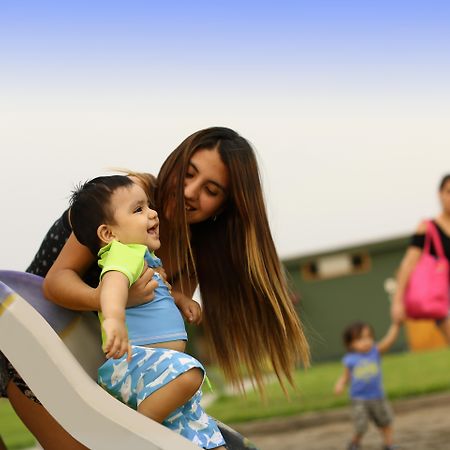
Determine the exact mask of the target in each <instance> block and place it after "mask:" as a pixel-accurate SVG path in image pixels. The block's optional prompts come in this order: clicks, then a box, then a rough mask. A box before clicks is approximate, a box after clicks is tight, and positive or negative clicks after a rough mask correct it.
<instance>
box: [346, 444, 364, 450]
mask: <svg viewBox="0 0 450 450" xmlns="http://www.w3.org/2000/svg"><path fill="white" fill-rule="evenodd" d="M347 450H361V446H360V445H359V444H355V443H354V442H350V444H348V447H347Z"/></svg>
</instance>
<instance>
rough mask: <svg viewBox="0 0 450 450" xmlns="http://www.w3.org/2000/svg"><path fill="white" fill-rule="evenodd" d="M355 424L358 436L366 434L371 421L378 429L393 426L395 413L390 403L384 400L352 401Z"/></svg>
mask: <svg viewBox="0 0 450 450" xmlns="http://www.w3.org/2000/svg"><path fill="white" fill-rule="evenodd" d="M352 404H353V413H352V414H353V424H354V426H355V431H356V433H357V434H361V435H362V434H364V433H365V432H366V430H367V426H368V422H369V419H371V420H372V421H373V422H374V423H375V425H376V426H377V427H378V428H384V427H387V426H388V425H390V424H391V422H392V419H393V413H392V409H391V406H390V405H389V402H388V401H387V400H386V399H384V398H380V399H374V400H356V399H354V400H352Z"/></svg>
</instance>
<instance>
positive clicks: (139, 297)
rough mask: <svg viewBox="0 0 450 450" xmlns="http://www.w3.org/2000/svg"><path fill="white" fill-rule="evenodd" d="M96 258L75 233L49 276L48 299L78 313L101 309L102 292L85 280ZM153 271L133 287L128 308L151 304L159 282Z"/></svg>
mask: <svg viewBox="0 0 450 450" xmlns="http://www.w3.org/2000/svg"><path fill="white" fill-rule="evenodd" d="M95 260H96V258H95V257H94V255H92V253H91V252H90V251H89V249H88V248H87V247H85V246H84V245H82V244H80V243H79V242H78V240H77V238H76V237H75V235H74V234H73V233H72V234H71V235H70V237H69V239H68V240H67V242H66V244H65V245H64V247H63V248H62V250H61V252H60V254H59V255H58V257H57V258H56V260H55V262H54V263H53V265H52V267H51V268H50V270H49V271H48V273H47V275H46V276H45V280H44V284H43V291H44V295H45V296H46V297H47V298H48V299H49V300H51V301H53V302H54V303H57V304H58V305H61V306H64V307H65V308H69V309H74V310H78V311H98V310H99V309H100V293H99V288H98V287H97V288H92V287H91V286H89V285H87V284H86V283H85V282H84V281H83V280H82V276H83V275H84V273H85V272H86V270H87V269H88V268H89V267H90V266H91V264H93V263H94V262H95ZM152 276H153V270H152V269H151V268H147V269H146V270H145V271H144V272H143V273H142V275H141V277H140V278H139V279H138V280H137V281H136V283H134V284H133V286H132V287H131V289H130V291H129V294H128V305H136V304H140V303H143V302H147V301H149V300H151V299H152V298H153V296H154V290H155V289H156V287H157V286H158V282H157V281H155V280H152Z"/></svg>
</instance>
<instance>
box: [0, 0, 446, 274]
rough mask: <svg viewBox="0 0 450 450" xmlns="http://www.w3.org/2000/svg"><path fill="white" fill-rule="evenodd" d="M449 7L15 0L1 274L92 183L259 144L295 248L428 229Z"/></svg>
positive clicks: (2, 113)
mask: <svg viewBox="0 0 450 450" xmlns="http://www.w3.org/2000/svg"><path fill="white" fill-rule="evenodd" d="M449 24H450V4H449V3H448V2H447V1H444V0H442V1H435V0H430V1H427V2H423V1H420V2H419V1H402V0H400V1H395V0H390V1H387V0H379V1H370V0H366V1H356V0H355V1H350V0H349V1H340V0H328V1H325V0H317V1H277V2H275V1H272V2H268V1H258V2H256V1H239V2H237V1H234V0H228V1H211V0H210V1H208V2H207V1H194V0H193V1H190V2H185V1H170V0H169V1H165V2H160V1H159V2H156V1H151V0H146V1H144V0H141V1H127V2H123V1H120V2H119V1H114V0H110V1H103V0H99V1H95V2H93V1H76V2H75V1H64V2H56V1H53V2H46V1H38V2H36V1H21V0H16V1H13V0H11V1H3V0H0V56H1V59H0V152H1V155H2V161H3V163H2V164H1V167H2V174H1V181H0V188H1V189H0V204H1V208H2V215H1V221H0V231H1V233H0V249H1V251H0V268H1V269H13V270H24V269H25V268H26V267H27V265H28V263H29V262H30V261H31V259H32V257H33V255H34V253H35V252H36V250H37V249H38V247H39V244H40V242H41V240H42V239H43V237H44V235H45V233H46V231H47V230H48V228H49V227H50V225H51V224H52V223H53V221H54V220H56V219H57V218H58V217H59V216H60V215H61V213H62V212H63V210H64V209H65V208H66V207H67V204H68V198H69V195H70V192H71V190H72V189H73V188H74V186H75V185H76V184H77V183H79V182H80V181H84V180H86V179H88V178H91V177H94V176H97V175H100V174H106V173H110V171H111V170H112V169H114V168H127V169H133V170H139V171H146V172H151V173H155V174H156V173H157V172H158V170H159V167H160V166H161V163H162V162H163V161H164V159H165V158H166V156H167V155H168V154H169V153H170V152H171V151H172V150H173V149H174V148H175V147H176V146H177V145H178V144H179V143H180V142H181V141H182V140H183V139H184V138H185V137H186V136H188V135H189V134H191V133H192V132H194V131H196V130H198V129H202V128H206V127H209V126H214V125H220V126H228V127H230V128H233V129H235V130H236V131H238V132H239V133H240V134H242V135H243V136H244V137H246V138H247V139H248V140H249V141H250V142H251V143H252V145H253V146H254V148H255V150H256V152H257V155H258V161H259V165H260V170H261V176H262V180H263V186H264V192H265V198H266V204H267V208H268V213H269V220H270V223H271V227H272V232H273V236H274V240H275V243H276V246H277V249H278V252H279V254H280V257H282V258H290V257H294V256H300V255H307V254H311V253H314V252H319V251H327V250H330V249H336V248H340V247H345V246H347V245H354V244H359V243H365V242H373V241H377V240H381V239H388V238H392V237H397V236H399V235H405V234H408V233H412V231H413V230H414V228H415V227H416V225H417V223H418V222H419V221H420V220H422V219H423V218H426V217H429V216H432V215H435V214H437V213H438V211H439V204H438V202H437V186H438V183H439V180H440V178H441V177H442V176H443V175H444V174H446V173H449V172H450V152H449V144H450V123H449V121H450V84H449V82H448V80H449V79H450V59H449V55H450V26H449Z"/></svg>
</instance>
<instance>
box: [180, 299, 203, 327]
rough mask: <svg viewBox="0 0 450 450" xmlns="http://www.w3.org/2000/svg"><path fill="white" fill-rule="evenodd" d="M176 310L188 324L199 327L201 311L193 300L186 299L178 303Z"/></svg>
mask: <svg viewBox="0 0 450 450" xmlns="http://www.w3.org/2000/svg"><path fill="white" fill-rule="evenodd" d="M180 303H181V304H180ZM178 308H179V309H180V311H181V313H182V314H183V316H184V318H185V319H186V320H187V321H188V322H189V323H193V324H194V325H199V324H200V322H201V321H202V309H201V308H200V305H199V304H198V303H197V302H196V301H195V300H192V299H191V298H190V299H188V298H186V299H184V300H183V301H182V302H179V304H178Z"/></svg>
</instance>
